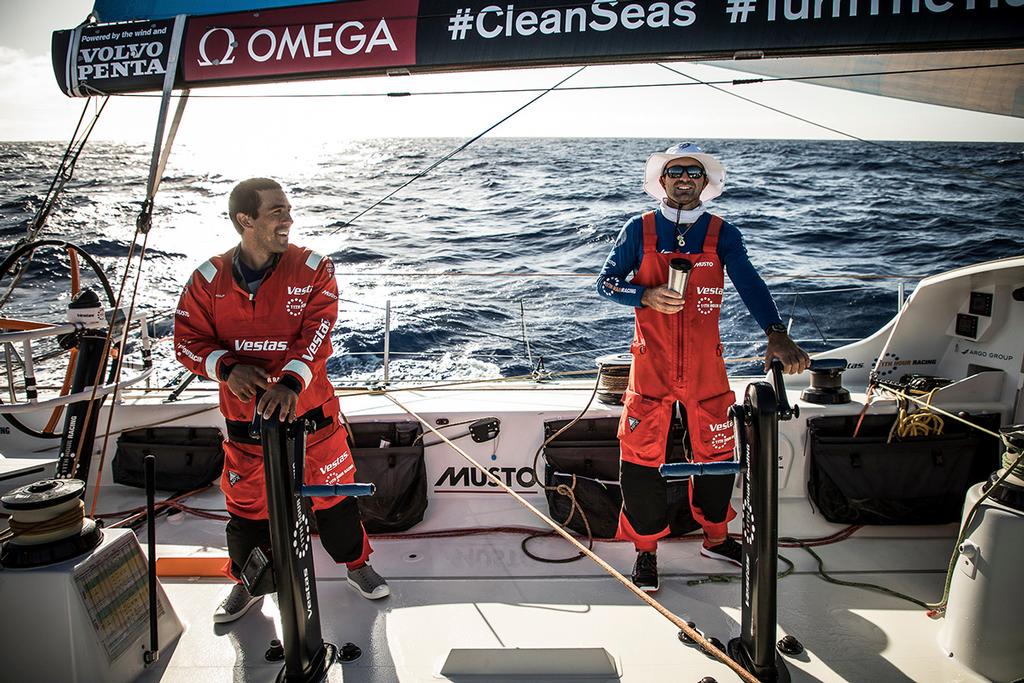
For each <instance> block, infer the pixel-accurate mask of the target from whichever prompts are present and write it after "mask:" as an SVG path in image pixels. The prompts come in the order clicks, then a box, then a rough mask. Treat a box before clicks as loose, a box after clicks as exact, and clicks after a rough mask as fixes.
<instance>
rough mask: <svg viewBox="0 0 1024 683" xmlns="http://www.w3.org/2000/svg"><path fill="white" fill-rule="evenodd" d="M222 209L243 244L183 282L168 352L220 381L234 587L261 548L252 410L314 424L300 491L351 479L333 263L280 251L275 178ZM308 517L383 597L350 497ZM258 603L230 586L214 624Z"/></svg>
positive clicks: (324, 502) (285, 210) (284, 218)
mask: <svg viewBox="0 0 1024 683" xmlns="http://www.w3.org/2000/svg"><path fill="white" fill-rule="evenodd" d="M228 213H229V215H230V217H231V221H232V223H233V224H234V226H235V230H237V231H238V233H239V235H241V242H240V244H239V245H238V246H237V247H235V248H233V249H231V250H229V251H228V252H226V253H224V254H222V255H220V256H215V257H213V258H212V259H210V260H209V261H207V262H206V263H204V264H203V265H201V266H199V268H198V269H196V271H195V273H193V274H192V277H191V279H190V280H189V282H188V284H187V285H186V286H185V291H184V292H183V293H182V295H181V300H180V301H179V303H178V309H177V311H176V313H175V322H174V348H175V354H176V356H177V359H178V361H179V362H180V363H181V364H182V365H184V366H185V367H186V368H188V369H189V370H191V371H192V372H194V373H196V374H198V375H203V376H205V377H209V378H210V379H212V380H215V381H217V382H218V383H219V384H220V410H221V413H222V414H223V415H224V418H225V420H226V422H227V432H228V440H227V441H225V443H224V451H225V459H224V472H223V474H222V476H221V489H222V490H223V491H224V498H225V502H226V503H227V508H228V512H229V514H230V520H229V521H228V524H227V530H226V531H227V544H228V554H229V556H230V558H231V561H230V568H229V570H230V575H231V576H232V577H233V578H235V580H236V582H237V580H238V577H239V576H240V575H241V569H242V567H243V566H244V565H245V562H246V560H247V559H248V557H249V554H250V553H251V552H252V551H253V549H254V548H256V547H260V548H262V549H263V551H264V552H265V553H267V554H268V555H269V552H270V529H269V523H268V521H267V516H268V515H267V496H266V486H265V484H264V478H263V451H262V447H261V446H260V443H259V441H258V439H254V438H253V437H251V436H250V435H249V425H250V424H251V422H252V420H253V417H254V414H255V413H257V412H258V413H259V414H261V415H262V416H263V417H264V418H270V417H271V416H272V415H273V414H274V412H275V411H279V416H280V419H281V420H282V421H284V420H287V421H289V422H292V421H294V420H295V419H296V417H297V416H301V417H303V418H305V419H306V420H308V421H309V422H311V423H312V428H313V430H314V431H313V432H312V433H311V434H309V435H308V437H307V441H306V462H305V468H304V471H305V479H306V482H305V483H307V484H348V483H352V482H353V481H355V465H354V463H353V462H352V456H351V453H350V452H349V447H348V435H347V433H346V431H345V427H344V426H343V425H342V424H341V420H340V419H339V416H340V412H339V405H338V398H337V397H336V396H335V395H334V388H333V387H332V385H331V383H330V381H329V380H328V379H327V359H328V358H329V357H330V356H331V350H332V347H331V329H332V328H333V327H334V322H335V320H336V319H337V317H338V287H337V283H336V282H335V280H334V266H333V264H332V263H331V261H330V259H328V258H326V257H323V256H321V255H319V254H317V253H315V252H313V251H310V250H309V249H305V248H301V247H297V246H295V245H291V244H289V243H288V237H289V231H290V229H291V226H292V218H291V205H290V204H289V202H288V198H287V196H286V195H285V193H284V191H283V190H282V189H281V186H280V185H279V184H278V183H276V182H275V181H273V180H269V179H267V178H251V179H249V180H245V181H243V182H241V183H239V184H238V185H237V186H236V187H235V189H234V190H233V191H232V192H231V197H230V199H229V201H228ZM257 391H263V392H264V393H263V394H262V396H261V397H260V399H259V401H258V402H257V401H256V395H257ZM313 514H314V516H315V517H316V521H317V528H318V529H319V532H320V540H321V542H322V543H323V545H324V548H325V549H326V550H327V552H328V553H329V554H330V555H331V557H332V558H333V559H334V561H335V562H338V563H341V562H344V563H345V564H346V565H347V568H348V582H349V584H350V585H352V587H353V588H355V589H356V590H357V591H359V592H360V593H361V594H362V595H363V596H364V597H367V598H369V599H377V598H383V597H385V596H386V595H388V594H389V588H388V585H387V582H385V581H384V579H383V578H381V577H380V575H378V574H377V573H376V572H375V571H374V570H373V568H372V567H371V566H370V565H369V564H367V562H366V560H367V558H368V557H369V555H370V553H371V552H372V551H371V548H370V544H369V542H368V540H367V538H366V532H365V530H364V529H363V526H362V522H361V521H360V519H359V508H358V507H357V505H356V501H355V499H354V498H348V497H344V496H340V497H330V498H314V499H313ZM226 569H227V568H226ZM259 600H260V597H254V596H252V595H250V594H249V592H248V591H247V590H246V589H245V586H243V585H242V584H241V583H236V584H235V585H234V586H232V587H231V589H230V591H229V592H228V594H227V597H226V598H225V599H224V601H223V602H222V603H221V604H220V607H219V608H218V609H217V611H216V612H215V613H214V621H215V622H217V623H225V622H229V621H234V620H235V619H238V618H239V617H241V616H242V615H243V614H245V612H246V611H248V610H249V608H250V607H252V606H253V605H254V604H256V602H258V601H259Z"/></svg>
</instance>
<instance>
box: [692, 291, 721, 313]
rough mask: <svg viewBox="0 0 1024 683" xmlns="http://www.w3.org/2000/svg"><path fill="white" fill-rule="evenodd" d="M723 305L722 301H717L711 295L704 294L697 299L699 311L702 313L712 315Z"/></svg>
mask: <svg viewBox="0 0 1024 683" xmlns="http://www.w3.org/2000/svg"><path fill="white" fill-rule="evenodd" d="M721 307H722V302H720V301H715V300H714V299H712V298H711V297H709V296H702V297H699V298H698V299H697V312H698V313H700V314H702V315H711V314H712V313H713V312H714V311H715V309H718V308H721Z"/></svg>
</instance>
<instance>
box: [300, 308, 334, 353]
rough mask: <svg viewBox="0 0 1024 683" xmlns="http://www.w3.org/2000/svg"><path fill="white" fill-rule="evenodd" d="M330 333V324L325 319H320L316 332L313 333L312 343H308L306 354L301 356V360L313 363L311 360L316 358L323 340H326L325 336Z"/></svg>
mask: <svg viewBox="0 0 1024 683" xmlns="http://www.w3.org/2000/svg"><path fill="white" fill-rule="evenodd" d="M330 331H331V323H330V321H329V320H327V318H321V319H320V325H319V327H317V328H316V332H314V333H313V341H311V342H309V346H307V347H306V352H305V353H303V354H302V358H303V360H307V361H309V362H311V363H312V362H313V358H314V357H315V356H316V352H317V351H319V350H320V346H321V345H322V344H323V343H324V339H326V338H327V334H328V333H329V332H330Z"/></svg>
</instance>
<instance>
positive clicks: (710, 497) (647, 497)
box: [619, 462, 736, 535]
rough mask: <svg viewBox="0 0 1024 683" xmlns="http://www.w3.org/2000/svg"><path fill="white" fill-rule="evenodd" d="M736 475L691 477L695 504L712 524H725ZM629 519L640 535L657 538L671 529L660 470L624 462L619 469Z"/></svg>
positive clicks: (666, 498) (663, 481)
mask: <svg viewBox="0 0 1024 683" xmlns="http://www.w3.org/2000/svg"><path fill="white" fill-rule="evenodd" d="M735 480H736V477H735V475H720V476H719V475H716V476H713V477H691V478H690V486H691V487H692V489H693V504H694V505H696V506H697V507H699V508H700V509H701V510H702V511H703V513H704V517H705V518H706V519H707V520H708V521H709V522H724V521H725V517H726V515H727V514H728V513H729V499H730V498H732V487H733V483H734V482H735ZM619 484H620V486H621V487H622V505H623V509H624V510H625V512H626V519H628V520H629V523H630V524H632V525H633V528H634V529H635V530H636V532H637V533H639V534H644V535H648V534H656V533H658V532H659V531H661V530H662V529H664V528H665V527H667V526H668V494H667V488H666V486H665V480H664V479H663V478H662V476H661V473H660V472H658V468H657V467H644V466H643V465H635V464H633V463H631V462H623V463H621V464H620V469H619Z"/></svg>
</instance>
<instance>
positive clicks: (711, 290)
mask: <svg viewBox="0 0 1024 683" xmlns="http://www.w3.org/2000/svg"><path fill="white" fill-rule="evenodd" d="M697 293H698V294H717V295H718V296H722V295H723V294H724V293H725V290H723V289H722V288H721V287H698V288H697Z"/></svg>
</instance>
